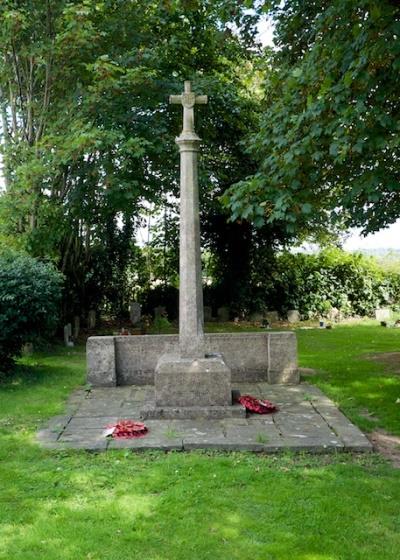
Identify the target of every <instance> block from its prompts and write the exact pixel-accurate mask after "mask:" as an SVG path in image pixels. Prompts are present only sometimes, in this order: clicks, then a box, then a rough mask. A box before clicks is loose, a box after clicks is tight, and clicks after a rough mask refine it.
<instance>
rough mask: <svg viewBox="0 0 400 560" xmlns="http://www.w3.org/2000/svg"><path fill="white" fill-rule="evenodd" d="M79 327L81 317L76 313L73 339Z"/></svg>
mask: <svg viewBox="0 0 400 560" xmlns="http://www.w3.org/2000/svg"><path fill="white" fill-rule="evenodd" d="M80 328H81V319H80V317H79V316H78V315H75V317H74V339H75V340H77V339H78V336H79V331H80Z"/></svg>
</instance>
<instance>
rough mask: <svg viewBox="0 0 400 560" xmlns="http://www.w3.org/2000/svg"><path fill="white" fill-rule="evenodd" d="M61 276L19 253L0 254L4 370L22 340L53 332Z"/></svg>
mask: <svg viewBox="0 0 400 560" xmlns="http://www.w3.org/2000/svg"><path fill="white" fill-rule="evenodd" d="M62 282H63V279H62V276H61V275H60V273H59V272H57V271H56V270H55V269H54V267H53V266H51V265H50V264H46V263H42V262H38V261H37V260H35V259H33V258H31V257H29V256H23V255H16V254H8V255H6V254H3V255H0V362H1V366H0V367H1V370H2V371H6V370H7V369H8V368H9V367H10V366H11V365H12V360H13V358H14V357H15V356H17V355H18V354H19V353H20V351H21V348H22V345H23V344H24V343H26V342H33V341H35V340H38V339H40V338H45V337H48V336H49V335H51V334H53V332H54V330H55V327H56V325H57V319H58V315H59V311H60V309H59V304H60V299H61V287H62Z"/></svg>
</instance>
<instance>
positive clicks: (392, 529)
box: [0, 436, 400, 560]
mask: <svg viewBox="0 0 400 560" xmlns="http://www.w3.org/2000/svg"><path fill="white" fill-rule="evenodd" d="M8 445H10V446H11V447H12V448H14V451H16V450H17V448H18V447H19V446H20V447H21V446H23V448H24V453H20V454H17V453H16V454H14V453H12V454H11V455H10V458H9V459H8V461H7V463H8V464H7V467H8V469H7V471H3V469H1V470H0V472H1V473H2V478H3V484H2V486H1V488H0V497H1V502H2V504H3V505H2V516H1V520H0V535H1V538H0V558H12V559H13V560H22V559H24V560H37V559H38V558H40V560H50V559H51V560H70V559H74V560H75V559H76V558H93V559H95V558H99V559H103V558H104V559H107V560H117V559H118V560H120V559H121V558H124V557H129V558H145V559H146V560H153V559H154V560H156V559H157V560H160V559H162V560H170V559H174V560H181V559H182V560H183V559H185V560H186V559H187V558H194V559H203V558H204V559H206V558H216V559H221V560H222V559H224V560H225V559H226V558H234V559H241V560H242V559H246V558H249V559H250V558H256V559H264V558H271V559H272V558H276V559H286V558H292V559H294V560H309V559H319V560H340V559H342V558H346V559H347V558H349V559H353V558H354V559H356V558H360V559H361V558H363V559H367V560H368V559H369V558H371V559H372V558H374V557H375V555H376V553H377V551H378V550H379V555H380V557H381V558H385V560H392V559H393V560H394V559H395V558H396V560H397V555H396V553H395V551H396V549H397V550H398V547H399V546H400V534H399V532H398V517H397V504H398V500H399V499H400V477H396V478H393V477H394V475H393V473H392V471H391V470H390V469H389V468H388V467H386V466H383V465H382V464H381V462H379V461H378V460H377V459H376V458H374V457H373V456H371V457H363V458H362V459H359V460H358V459H353V458H351V457H339V456H337V457H335V456H333V457H330V458H324V457H323V458H321V457H318V458H316V457H302V458H297V459H295V458H293V457H292V456H290V455H288V456H284V457H263V456H256V455H249V454H244V453H232V454H217V453H204V452H203V453H190V454H183V453H170V454H163V453H155V452H153V453H146V454H138V455H135V454H133V453H126V452H123V451H113V452H108V453H104V454H102V455H95V454H88V453H84V452H72V451H71V452H45V451H41V450H39V449H38V448H36V447H35V446H33V445H29V444H27V443H26V442H24V441H19V438H17V437H15V436H10V437H9V438H8ZM324 461H325V464H323V463H324ZM321 463H322V464H321ZM3 466H4V465H2V467H3ZM377 503H379V504H380V505H379V509H378V510H377ZM366 532H367V534H368V539H366V538H365V534H366Z"/></svg>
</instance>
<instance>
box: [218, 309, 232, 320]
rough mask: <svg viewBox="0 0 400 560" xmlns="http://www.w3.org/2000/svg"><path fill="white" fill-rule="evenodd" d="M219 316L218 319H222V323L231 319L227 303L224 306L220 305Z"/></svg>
mask: <svg viewBox="0 0 400 560" xmlns="http://www.w3.org/2000/svg"><path fill="white" fill-rule="evenodd" d="M217 317H218V321H221V322H222V323H226V322H227V321H229V317H230V309H229V307H226V306H225V305H224V306H222V307H218V309H217Z"/></svg>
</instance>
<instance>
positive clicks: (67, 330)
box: [64, 323, 74, 346]
mask: <svg viewBox="0 0 400 560" xmlns="http://www.w3.org/2000/svg"><path fill="white" fill-rule="evenodd" d="M71 337H72V326H71V323H68V324H67V325H65V326H64V344H65V346H73V345H74V342H73V340H71Z"/></svg>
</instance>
